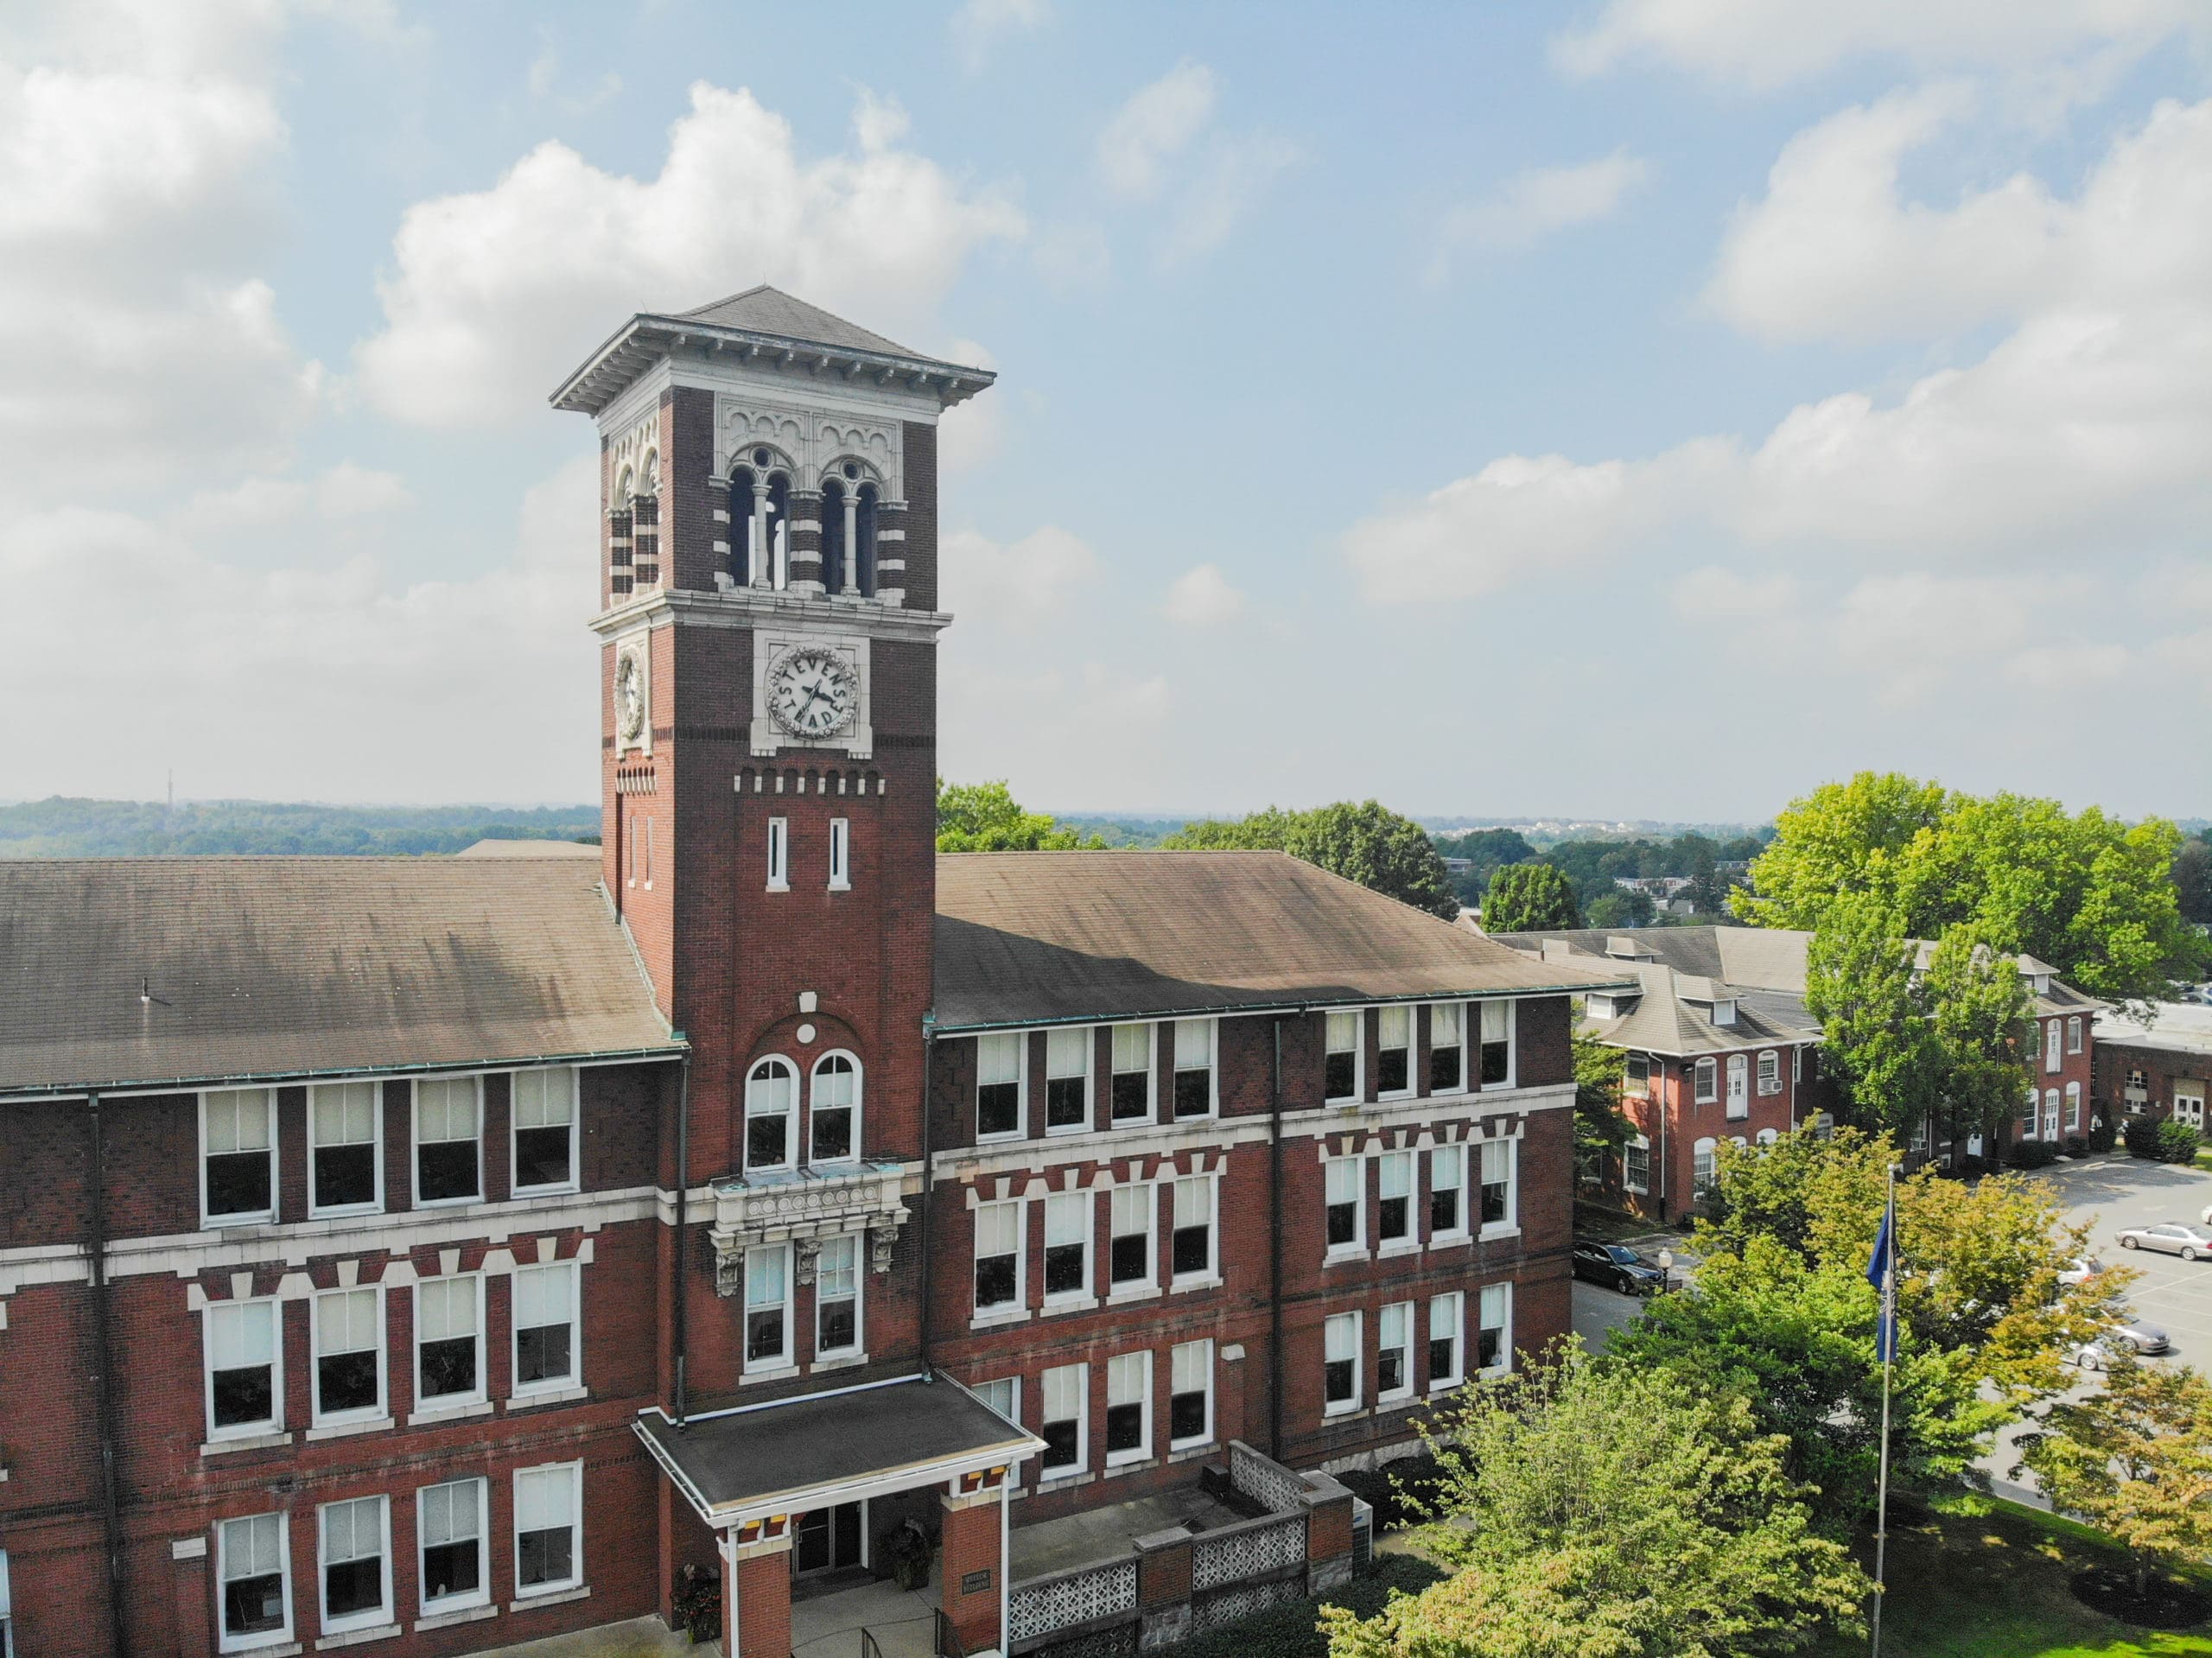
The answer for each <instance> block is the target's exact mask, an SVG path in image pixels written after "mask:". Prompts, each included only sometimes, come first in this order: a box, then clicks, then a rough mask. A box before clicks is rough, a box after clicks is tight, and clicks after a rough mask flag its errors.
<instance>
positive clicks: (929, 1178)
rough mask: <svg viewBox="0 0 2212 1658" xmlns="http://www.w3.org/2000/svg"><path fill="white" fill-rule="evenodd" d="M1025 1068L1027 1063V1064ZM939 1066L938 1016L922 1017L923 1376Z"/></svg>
mask: <svg viewBox="0 0 2212 1658" xmlns="http://www.w3.org/2000/svg"><path fill="white" fill-rule="evenodd" d="M1024 1063H1025V1064H1026V1063H1027V1061H1026V1060H1025V1062H1024ZM936 1064H937V1015H936V1013H924V1014H923V1015H922V1227H921V1231H922V1287H921V1295H922V1318H921V1326H922V1327H921V1340H920V1346H919V1350H918V1353H917V1355H916V1356H917V1357H918V1359H919V1360H920V1361H921V1366H922V1374H923V1375H930V1374H931V1369H930V1312H931V1301H930V1295H931V1290H930V1276H931V1275H930V1262H931V1261H933V1260H935V1259H936V1257H937V1251H936V1250H934V1249H932V1248H931V1247H930V1226H931V1222H932V1221H933V1220H935V1218H936V1217H937V1159H935V1158H933V1157H931V1155H930V1079H931V1070H932V1068H933V1067H934V1066H935V1065H936Z"/></svg>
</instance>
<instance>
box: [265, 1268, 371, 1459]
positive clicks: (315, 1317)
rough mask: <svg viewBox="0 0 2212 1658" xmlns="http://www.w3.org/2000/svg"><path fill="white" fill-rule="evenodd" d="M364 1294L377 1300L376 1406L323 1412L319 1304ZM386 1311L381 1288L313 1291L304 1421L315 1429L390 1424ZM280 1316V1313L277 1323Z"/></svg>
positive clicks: (310, 1308) (340, 1288)
mask: <svg viewBox="0 0 2212 1658" xmlns="http://www.w3.org/2000/svg"><path fill="white" fill-rule="evenodd" d="M363 1291H368V1292H370V1293H372V1294H374V1295H375V1297H376V1299H377V1314H376V1318H377V1402H376V1403H375V1405H374V1406H372V1407H369V1408H367V1409H364V1410H341V1411H326V1410H325V1409H323V1407H322V1302H323V1298H324V1297H325V1296H329V1295H358V1294H359V1293H362V1292H363ZM388 1311H389V1310H388V1309H387V1307H386V1306H385V1288H384V1286H383V1285H382V1284H380V1283H378V1284H356V1285H353V1286H351V1287H350V1288H348V1287H346V1286H340V1287H339V1288H337V1289H334V1290H317V1291H316V1292H315V1293H314V1294H313V1295H311V1296H309V1297H308V1422H309V1425H310V1426H315V1427H335V1426H340V1424H345V1423H353V1422H385V1421H390V1420H391V1325H390V1324H388V1323H387V1322H386V1315H387V1312H388ZM277 1321H278V1322H279V1323H280V1324H281V1323H282V1322H283V1313H282V1311H281V1310H280V1311H279V1312H278V1315H277Z"/></svg>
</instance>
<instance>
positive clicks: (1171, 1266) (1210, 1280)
mask: <svg viewBox="0 0 2212 1658" xmlns="http://www.w3.org/2000/svg"><path fill="white" fill-rule="evenodd" d="M1185 1180H1203V1181H1205V1183H1206V1264H1205V1268H1204V1270H1202V1271H1199V1272H1195V1273H1179V1272H1177V1271H1176V1270H1175V1231H1176V1227H1175V1188H1176V1187H1177V1186H1178V1185H1180V1184H1181V1183H1182V1182H1183V1181H1185ZM1160 1185H1162V1186H1164V1187H1165V1188H1166V1197H1167V1268H1168V1277H1167V1286H1168V1288H1170V1289H1189V1288H1192V1287H1194V1286H1198V1285H1201V1284H1217V1283H1219V1282H1220V1281H1221V1177H1220V1176H1219V1175H1218V1174H1181V1175H1177V1176H1176V1177H1175V1178H1173V1180H1163V1181H1161V1182H1160ZM1157 1220H1158V1217H1156V1216H1155V1217H1154V1221H1155V1223H1156V1222H1157ZM1154 1230H1155V1231H1156V1230H1157V1226H1156V1224H1155V1228H1154Z"/></svg>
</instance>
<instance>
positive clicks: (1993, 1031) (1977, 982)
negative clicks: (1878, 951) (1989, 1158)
mask: <svg viewBox="0 0 2212 1658" xmlns="http://www.w3.org/2000/svg"><path fill="white" fill-rule="evenodd" d="M1918 988H1919V994H1920V998H1921V1001H1922V1002H1923V1005H1924V1006H1925V1007H1926V1009H1927V1016H1928V1020H1929V1032H1930V1034H1931V1035H1932V1037H1933V1038H1934V1039H1935V1044H1936V1082H1935V1098H1936V1117H1937V1120H1938V1121H1939V1122H1940V1123H1941V1124H1942V1128H1943V1129H1944V1131H1945V1132H1946V1133H1947V1134H1948V1135H1949V1137H1950V1139H1951V1140H1952V1143H1953V1144H1954V1145H1958V1144H1961V1143H1962V1142H1963V1141H1964V1140H1965V1139H1966V1137H1967V1136H1968V1135H1970V1134H1986V1135H1993V1134H1996V1132H1997V1130H1998V1127H1999V1124H2001V1123H2002V1122H2004V1121H2005V1120H2006V1119H2007V1118H2008V1117H2010V1116H2012V1115H2013V1114H2014V1113H2016V1112H2018V1110H2019V1109H2020V1101H2021V1098H2022V1097H2023V1096H2024V1095H2025V1094H2026V1092H2027V1089H2028V1086H2029V1079H2030V1077H2031V1070H2030V1069H2029V1066H2030V1061H2031V1056H2032V1055H2033V1053H2034V1051H2035V1048H2034V1025H2033V1020H2032V1014H2033V1012H2034V1009H2033V1007H2032V1005H2031V1001H2030V1000H2029V996H2028V990H2027V986H2026V985H2025V984H2024V983H2023V982H2022V981H2021V978H2020V975H2019V971H2018V969H2017V968H2015V967H2014V966H2013V964H2012V962H2011V961H2010V960H2008V959H2006V958H2005V957H2004V956H1999V955H1998V954H1997V953H1996V952H1995V951H1994V950H1990V949H1989V948H1987V947H1986V945H1984V944H1982V943H1980V941H1979V940H1977V939H1976V938H1975V937H1974V929H1973V928H1972V927H1970V926H1967V925H1966V924H1959V925H1956V926H1953V927H1950V928H1948V929H1947V930H1946V931H1945V932H1944V934H1943V937H1942V939H1941V940H1940V941H1939V942H1938V943H1936V949H1935V950H1934V951H1933V953H1932V954H1931V955H1930V956H1929V962H1928V970H1927V972H1926V973H1925V974H1924V975H1922V978H1921V981H1920V984H1919V987H1918Z"/></svg>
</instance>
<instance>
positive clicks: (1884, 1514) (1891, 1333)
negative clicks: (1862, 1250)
mask: <svg viewBox="0 0 2212 1658" xmlns="http://www.w3.org/2000/svg"><path fill="white" fill-rule="evenodd" d="M1882 1231H1883V1234H1884V1236H1885V1241H1886V1242H1887V1244H1888V1248H1885V1249H1884V1250H1883V1252H1882V1311H1881V1313H1880V1314H1879V1316H1878V1318H1876V1320H1875V1323H1874V1341H1875V1344H1877V1345H1878V1346H1879V1347H1880V1348H1881V1350H1882V1461H1881V1469H1882V1471H1881V1476H1880V1480H1879V1483H1878V1486H1877V1488H1876V1496H1875V1499H1874V1616H1873V1617H1872V1629H1873V1646H1872V1658H1882V1597H1883V1595H1884V1593H1885V1591H1886V1587H1887V1585H1886V1579H1885V1577H1884V1575H1883V1574H1884V1572H1885V1568H1886V1566H1887V1565H1888V1560H1887V1556H1888V1553H1889V1542H1890V1365H1891V1360H1892V1359H1893V1358H1894V1356H1896V1353H1897V1166H1896V1165H1895V1164H1891V1166H1890V1173H1889V1195H1888V1197H1887V1199H1886V1200H1885V1202H1884V1204H1883V1205H1882Z"/></svg>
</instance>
